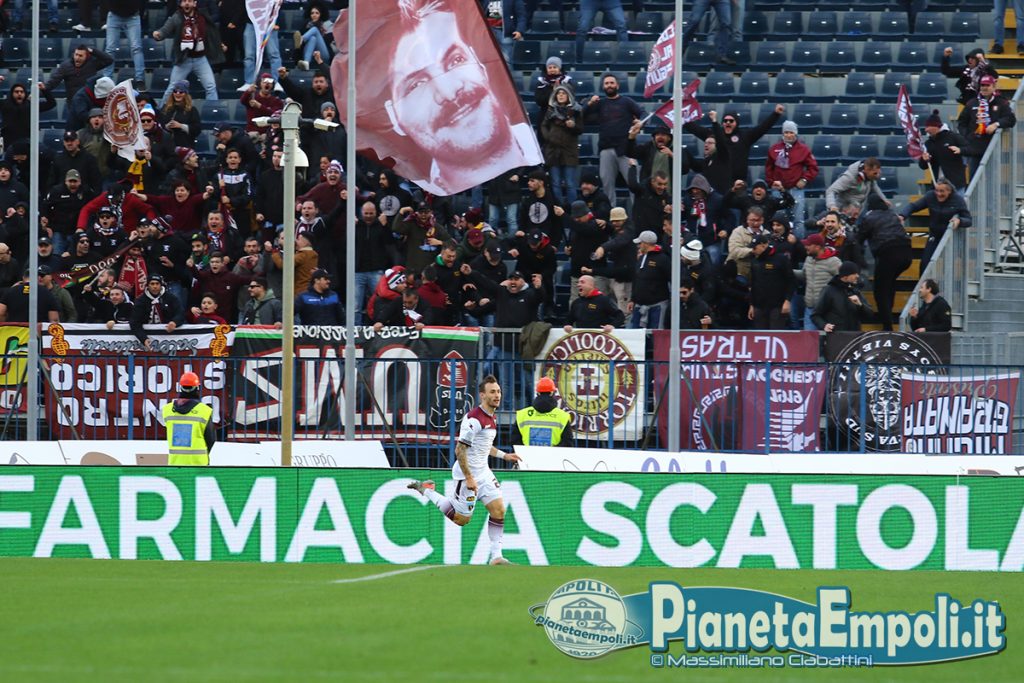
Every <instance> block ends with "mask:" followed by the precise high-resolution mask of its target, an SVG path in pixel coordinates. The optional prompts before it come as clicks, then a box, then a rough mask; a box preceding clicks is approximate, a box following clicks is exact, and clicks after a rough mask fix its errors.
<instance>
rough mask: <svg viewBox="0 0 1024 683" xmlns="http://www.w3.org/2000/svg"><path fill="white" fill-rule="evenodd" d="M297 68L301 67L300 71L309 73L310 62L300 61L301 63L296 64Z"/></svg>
mask: <svg viewBox="0 0 1024 683" xmlns="http://www.w3.org/2000/svg"><path fill="white" fill-rule="evenodd" d="M295 66H297V67H299V71H309V62H307V61H306V60H305V59H300V60H299V61H297V62H295Z"/></svg>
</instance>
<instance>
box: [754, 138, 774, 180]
mask: <svg viewBox="0 0 1024 683" xmlns="http://www.w3.org/2000/svg"><path fill="white" fill-rule="evenodd" d="M775 142H776V141H775V138H769V137H768V136H767V135H766V136H764V137H763V138H761V139H759V140H755V141H754V143H753V144H752V145H750V156H749V158H750V163H751V164H757V165H758V166H763V165H764V162H765V161H767V160H768V148H769V147H771V146H772V145H774V144H775ZM754 177H755V178H762V177H764V169H763V168H762V169H758V172H757V173H755V174H754Z"/></svg>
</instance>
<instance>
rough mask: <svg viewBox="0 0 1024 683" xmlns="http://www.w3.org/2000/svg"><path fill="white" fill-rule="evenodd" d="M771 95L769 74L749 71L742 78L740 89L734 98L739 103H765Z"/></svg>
mask: <svg viewBox="0 0 1024 683" xmlns="http://www.w3.org/2000/svg"><path fill="white" fill-rule="evenodd" d="M770 93H771V84H770V83H769V81H768V74H766V73H761V72H758V71H747V72H746V73H744V74H743V75H742V76H740V87H739V90H738V91H737V92H736V96H735V97H734V98H733V99H735V100H736V101H737V102H765V101H767V100H768V96H769V94H770Z"/></svg>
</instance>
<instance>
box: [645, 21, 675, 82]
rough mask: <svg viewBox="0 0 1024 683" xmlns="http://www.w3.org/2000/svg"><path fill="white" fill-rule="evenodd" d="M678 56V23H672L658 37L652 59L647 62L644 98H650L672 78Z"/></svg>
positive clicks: (652, 51)
mask: <svg viewBox="0 0 1024 683" xmlns="http://www.w3.org/2000/svg"><path fill="white" fill-rule="evenodd" d="M675 55H676V22H674V21H673V22H672V23H671V24H669V25H668V27H667V28H666V29H665V30H664V31H662V32H661V35H660V36H658V41H657V42H656V43H654V48H653V49H652V50H651V58H650V60H648V62H647V82H646V83H645V84H644V97H650V96H651V95H653V94H654V92H655V91H656V90H657V89H658V88H660V87H661V86H662V84H663V83H665V81H667V80H668V79H670V78H671V77H672V70H673V68H674V66H675Z"/></svg>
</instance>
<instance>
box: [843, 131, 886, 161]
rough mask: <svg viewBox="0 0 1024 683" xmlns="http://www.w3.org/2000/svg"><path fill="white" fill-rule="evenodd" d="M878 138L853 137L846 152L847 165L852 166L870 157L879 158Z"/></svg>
mask: <svg viewBox="0 0 1024 683" xmlns="http://www.w3.org/2000/svg"><path fill="white" fill-rule="evenodd" d="M878 154H879V151H878V136H877V135H851V136H850V140H849V144H848V145H847V150H846V159H845V161H846V163H850V164H852V163H853V162H855V161H861V160H863V159H867V158H868V157H877V156H878Z"/></svg>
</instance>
